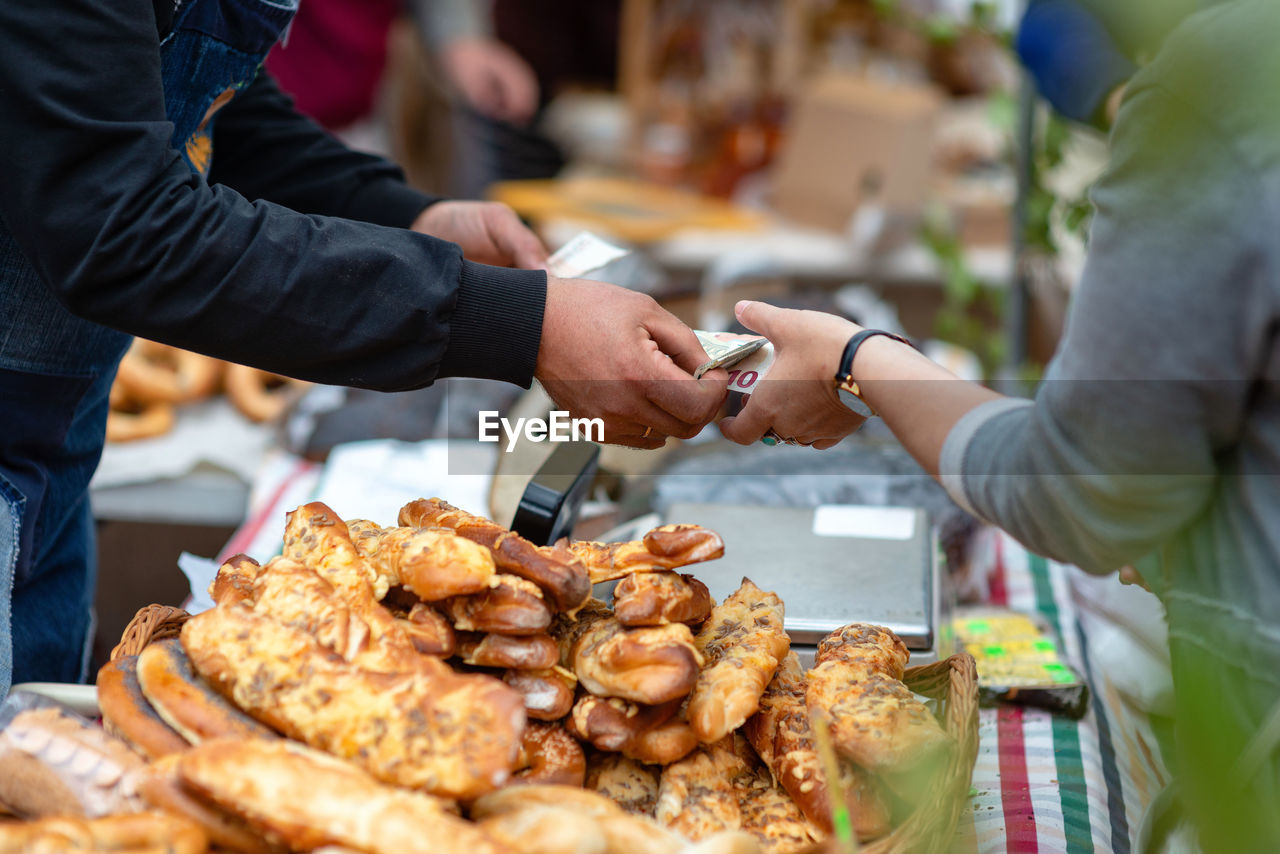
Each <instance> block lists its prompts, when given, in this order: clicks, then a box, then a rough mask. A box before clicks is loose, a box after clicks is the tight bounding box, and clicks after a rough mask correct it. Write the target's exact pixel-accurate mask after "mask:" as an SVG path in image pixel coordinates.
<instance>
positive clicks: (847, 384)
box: [836, 329, 911, 418]
mask: <svg viewBox="0 0 1280 854" xmlns="http://www.w3.org/2000/svg"><path fill="white" fill-rule="evenodd" d="M877 335H884V336H885V337H887V338H892V339H893V340H894V341H901V342H902V343H903V344H906V345H907V346H908V347H910V346H911V342H910V341H908V340H907V339H905V338H903V337H902V336H901V335H894V334H893V333H892V332H885V331H884V330H883V329H864V330H862V331H861V332H859V333H858V334H857V335H854V336H853V337H852V338H850V339H849V343H848V344H845V345H844V354H843V355H841V356H840V367H839V368H837V369H836V396H837V397H838V398H840V402H841V403H843V404H844V405H845V406H847V407H848V408H849V409H850V410H851V411H852V412H853V413H854V414H855V415H861V416H862V417H863V418H873V417H875V414H876V411H875V410H874V409H872V408H871V404H869V403H867V402H866V401H865V400H863V398H862V390H861V389H860V388H858V384H857V382H855V381H854V379H853V357H854V356H856V355H857V354H858V348H859V347H861V346H862V342H864V341H866V340H867V339H868V338H874V337H875V336H877Z"/></svg>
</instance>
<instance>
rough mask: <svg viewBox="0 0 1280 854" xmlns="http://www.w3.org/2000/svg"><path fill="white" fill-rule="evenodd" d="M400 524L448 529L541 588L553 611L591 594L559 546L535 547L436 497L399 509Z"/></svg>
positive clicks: (578, 568) (578, 603) (578, 602)
mask: <svg viewBox="0 0 1280 854" xmlns="http://www.w3.org/2000/svg"><path fill="white" fill-rule="evenodd" d="M400 524H401V525H408V526H411V527H414V528H428V527H433V526H440V527H444V528H449V529H451V530H453V531H456V532H457V533H459V534H461V535H462V536H464V537H466V538H467V539H468V540H472V541H474V542H477V543H479V544H480V545H482V546H485V547H486V548H488V549H489V550H490V551H492V552H493V559H494V562H496V563H497V565H498V569H500V570H502V571H504V572H509V573H511V574H512V575H518V576H520V577H521V578H526V579H528V580H529V581H532V582H533V583H534V584H537V585H538V586H539V587H541V588H542V589H543V590H544V591H545V592H546V594H547V597H548V599H549V601H550V603H551V606H552V607H553V608H554V609H555V610H556V611H557V612H561V611H568V612H572V611H574V610H576V609H577V608H578V607H579V606H581V605H582V603H583V602H585V601H587V597H588V596H590V595H591V581H590V579H588V578H587V571H586V569H585V568H584V567H583V566H582V565H581V564H580V563H579V562H578V561H576V560H575V559H574V558H573V556H572V555H571V554H569V553H568V552H567V551H566V550H564V549H561V548H553V547H548V546H537V545H534V544H533V543H531V542H529V541H528V540H526V539H525V538H524V537H522V536H520V535H519V534H516V533H514V532H512V531H508V530H507V529H506V528H504V527H502V526H501V525H499V524H497V523H496V522H492V521H490V520H488V519H486V518H484V517H483V516H476V515H473V514H471V513H467V512H465V511H463V510H459V509H458V508H457V507H454V506H453V505H452V504H449V503H448V502H445V501H442V500H440V499H439V498H420V499H418V500H417V501H411V502H409V503H408V504H406V505H405V506H404V507H402V508H401V509H400Z"/></svg>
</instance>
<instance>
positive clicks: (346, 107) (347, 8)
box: [267, 0, 403, 129]
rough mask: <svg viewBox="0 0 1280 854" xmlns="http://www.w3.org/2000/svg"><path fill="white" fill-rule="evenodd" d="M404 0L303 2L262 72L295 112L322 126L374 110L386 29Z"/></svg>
mask: <svg viewBox="0 0 1280 854" xmlns="http://www.w3.org/2000/svg"><path fill="white" fill-rule="evenodd" d="M402 8H403V0H304V2H302V3H300V4H299V7H298V14H297V15H296V16H295V17H294V19H293V24H292V25H291V26H290V28H289V31H288V33H287V35H286V36H285V38H284V40H282V41H281V42H280V43H279V44H277V45H276V46H275V47H274V48H272V49H271V53H270V54H269V55H268V56H267V70H268V71H270V72H271V74H272V76H273V77H275V79H276V82H278V83H279V84H280V88H281V89H283V90H284V91H285V92H287V93H288V94H290V95H292V96H293V98H294V101H295V102H296V104H297V107H298V110H299V111H300V112H302V113H304V114H305V115H308V116H311V117H312V118H313V119H315V120H316V121H318V122H319V123H320V124H321V125H323V126H324V127H326V128H331V129H332V128H341V127H346V126H347V125H350V124H352V123H353V122H356V121H359V120H360V119H362V118H365V117H366V116H368V115H369V114H370V113H372V112H373V108H374V103H375V101H376V100H377V97H378V86H379V83H380V82H381V80H382V72H383V69H384V67H385V66H386V63H387V33H388V31H389V30H390V29H391V24H392V22H393V21H394V20H395V19H396V18H397V17H398V16H399V15H400V12H401V9H402Z"/></svg>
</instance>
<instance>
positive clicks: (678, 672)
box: [553, 600, 702, 706]
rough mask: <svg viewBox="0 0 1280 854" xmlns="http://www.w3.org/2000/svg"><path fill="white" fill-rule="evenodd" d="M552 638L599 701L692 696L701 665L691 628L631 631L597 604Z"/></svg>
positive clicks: (649, 701) (563, 622)
mask: <svg viewBox="0 0 1280 854" xmlns="http://www.w3.org/2000/svg"><path fill="white" fill-rule="evenodd" d="M553 635H555V636H556V639H557V640H558V641H559V643H560V655H561V663H562V664H565V666H566V667H568V668H569V669H570V670H572V671H573V672H574V673H575V674H576V675H577V677H578V681H579V683H580V684H581V685H582V686H583V687H584V688H586V689H587V690H588V691H590V692H591V693H592V694H595V695H597V696H600V697H621V698H623V699H624V700H632V701H634V702H636V703H643V704H645V705H650V706H653V705H658V704H660V703H665V702H667V701H669V700H674V699H677V698H680V697H684V696H686V695H687V694H688V693H689V691H690V690H691V689H692V688H693V685H694V683H695V682H696V681H697V678H698V668H699V667H701V665H702V656H701V655H699V653H698V651H697V650H696V649H695V648H694V645H693V633H692V632H690V631H689V627H688V626H686V625H683V624H681V623H671V624H669V625H666V626H655V627H649V628H639V629H628V628H626V627H625V626H623V625H622V624H621V623H619V622H618V620H617V618H616V617H614V616H613V615H612V613H611V612H610V611H609V609H608V608H606V607H605V606H604V604H603V603H601V602H599V601H598V600H592V601H591V602H590V603H588V604H587V605H586V606H584V608H583V609H582V611H581V612H580V613H579V615H578V617H577V619H576V620H561V621H558V624H557V626H556V627H555V628H554V630H553Z"/></svg>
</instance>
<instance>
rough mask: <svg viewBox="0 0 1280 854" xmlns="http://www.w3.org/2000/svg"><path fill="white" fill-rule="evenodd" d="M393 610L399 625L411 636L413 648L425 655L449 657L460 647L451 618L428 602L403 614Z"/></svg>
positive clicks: (392, 612) (418, 604) (410, 640)
mask: <svg viewBox="0 0 1280 854" xmlns="http://www.w3.org/2000/svg"><path fill="white" fill-rule="evenodd" d="M388 610H390V611H391V614H392V616H394V617H395V618H396V625H398V626H399V627H400V628H401V629H402V630H403V631H404V633H405V634H406V635H408V637H409V642H410V643H411V644H413V648H414V649H415V650H417V651H418V652H420V653H422V654H423V655H437V656H440V657H441V658H448V657H449V656H451V655H453V654H454V652H456V651H457V649H458V640H457V637H456V636H455V634H454V631H453V626H451V625H449V620H448V618H447V617H445V615H444V614H441V613H440V612H439V611H437V610H436V609H435V608H432V607H431V606H430V605H428V604H427V603H426V602H419V603H417V604H416V605H414V606H413V607H411V608H410V609H409V610H408V611H405V612H404V613H403V614H401V613H398V612H396V611H395V610H394V609H390V608H389V609H388Z"/></svg>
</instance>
